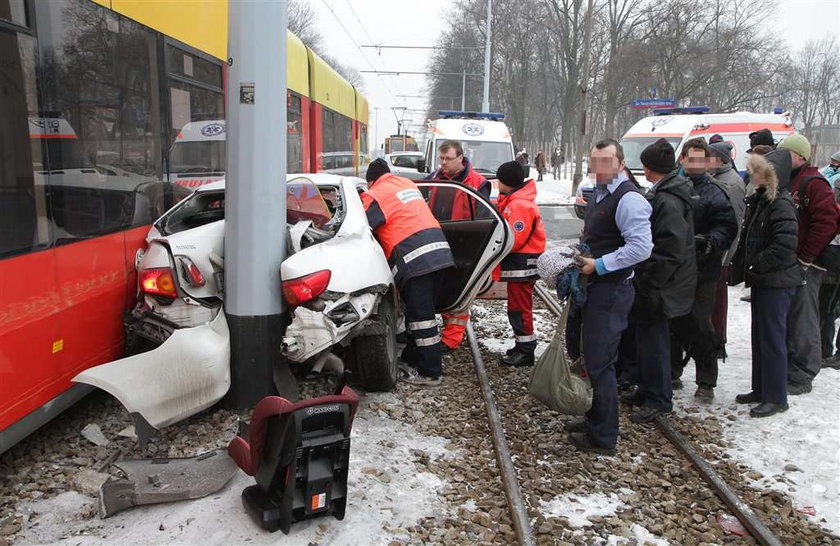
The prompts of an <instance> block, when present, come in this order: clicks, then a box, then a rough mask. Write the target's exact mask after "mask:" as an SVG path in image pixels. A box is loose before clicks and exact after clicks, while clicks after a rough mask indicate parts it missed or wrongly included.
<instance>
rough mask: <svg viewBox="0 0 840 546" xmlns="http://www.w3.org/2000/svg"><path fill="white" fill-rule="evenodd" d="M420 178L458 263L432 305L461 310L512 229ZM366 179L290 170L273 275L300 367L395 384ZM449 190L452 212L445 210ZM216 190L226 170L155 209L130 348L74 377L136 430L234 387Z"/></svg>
mask: <svg viewBox="0 0 840 546" xmlns="http://www.w3.org/2000/svg"><path fill="white" fill-rule="evenodd" d="M418 187H419V188H420V190H421V191H422V192H423V193H424V196H425V197H426V198H427V200H429V198H430V197H431V199H433V200H434V203H435V206H434V212H435V215H436V216H437V217H438V220H439V221H440V223H441V227H442V229H443V231H444V233H445V235H446V238H447V240H448V242H449V244H450V247H451V248H452V252H453V254H454V257H455V263H456V266H455V268H454V269H452V270H450V274H448V275H446V280H445V282H444V286H443V287H442V290H441V294H440V298H439V301H438V311H439V312H456V311H458V310H461V309H464V308H466V307H468V306H469V305H470V303H471V302H472V300H473V299H474V298H475V296H476V295H477V294H478V293H479V292H480V291H481V290H483V289H485V288H486V287H487V285H488V284H489V276H490V273H491V271H492V270H493V268H494V267H495V266H496V264H498V263H499V262H500V261H501V260H502V258H504V256H505V255H506V254H507V253H508V252H509V251H510V248H511V246H512V244H513V236H512V234H511V231H510V228H509V227H508V225H507V223H506V222H505V221H504V220H503V219H502V217H501V216H500V214H499V213H498V211H496V210H495V208H494V207H493V206H492V205H491V204H490V203H488V202H487V201H485V200H484V199H483V198H482V197H481V196H480V195H478V194H477V193H476V192H474V191H473V190H471V189H469V188H466V187H464V186H462V185H460V184H457V183H451V182H445V181H423V182H418ZM366 189H367V185H366V183H365V181H364V180H362V179H360V178H356V177H343V176H337V175H331V174H292V175H289V176H288V178H287V194H286V201H287V210H286V216H287V227H288V232H287V249H286V250H287V257H286V259H285V260H284V261H283V264H282V266H281V270H280V274H279V279H278V282H282V285H283V294H284V297H285V299H286V303H287V304H288V309H289V311H288V312H289V317H288V321H287V322H288V327H287V328H286V331H285V333H284V335H283V343H282V354H283V356H284V357H285V358H286V359H287V360H288V361H289V362H290V363H291V364H292V366H299V367H303V368H305V369H306V370H310V369H315V370H318V371H320V369H321V368H322V367H323V366H324V365H325V363H326V364H332V365H333V367H338V368H339V369H340V368H341V367H342V366H343V365H345V364H346V366H347V367H348V368H349V369H350V370H352V371H353V372H354V373H353V377H354V380H355V381H356V382H357V383H359V384H360V385H361V386H362V387H363V388H365V389H367V390H390V389H391V388H393V386H394V385H395V383H396V381H397V378H398V361H397V344H396V340H395V336H396V333H397V329H398V325H399V324H400V322H401V318H402V309H401V301H400V298H399V293H398V291H397V289H396V287H395V285H394V280H393V277H392V274H391V268H390V267H389V266H388V262H387V260H386V259H385V255H384V253H383V251H382V248H381V247H380V246H379V244H378V243H377V242H376V240H375V239H374V237H373V234H372V232H371V229H370V227H369V226H368V223H367V217H366V215H365V211H364V206H363V205H362V201H361V198H360V193H361V192H363V191H365V190H366ZM465 200H466V202H467V203H469V207H468V209H469V211H470V213H469V214H468V215H467V216H468V217H464V214H463V210H464V207H463V204H464V202H465ZM456 203H457V205H455V206H457V207H458V210H459V213H458V214H453V213H452V206H453V205H454V204H456ZM224 204H225V190H224V181H219V182H213V183H210V184H207V185H205V186H201V187H200V188H198V189H197V190H196V191H194V192H193V193H192V194H191V195H190V196H189V197H187V198H186V199H184V200H183V201H181V202H179V203H178V204H177V205H175V206H174V207H173V208H171V209H170V210H169V211H167V212H166V213H165V214H163V216H161V217H160V218H159V219H158V220H157V221H156V222H155V224H154V226H153V227H152V228H151V229H150V231H149V234H148V236H147V238H146V242H147V247H146V249H145V250H144V251H139V252H138V255H137V260H136V268H137V276H138V303H137V305H136V307H135V308H134V310H133V311H132V312H130V313H127V316H126V318H125V331H126V349H127V352H128V354H130V355H131V356H128V357H126V358H123V359H120V360H116V361H114V362H109V363H107V364H103V365H101V366H97V367H94V368H91V369H88V370H85V371H84V372H82V373H80V374H79V375H78V376H76V377H75V378H74V381H76V382H79V383H87V384H90V385H93V386H96V387H99V388H101V389H103V390H105V391H107V392H109V393H110V394H112V395H113V396H115V397H116V398H117V399H118V400H119V401H120V402H121V403H122V404H123V405H124V406H125V407H126V408H127V409H128V410H129V412H130V413H131V414H132V416H133V417H134V418H135V421H136V423H137V425H138V427H137V429H138V433H140V431H141V430H143V431H146V432H148V433H152V432H153V431H154V429H159V428H161V427H164V426H167V425H170V424H172V423H175V422H178V421H180V420H182V419H184V418H186V417H188V416H190V415H193V414H195V413H197V412H199V411H201V410H203V409H205V408H208V407H210V406H212V405H213V404H215V403H216V402H218V401H219V400H220V399H221V398H222V397H223V396H224V395H225V394H226V393H227V390H228V388H229V387H230V344H229V338H228V330H227V323H226V321H225V314H224V272H225V262H224ZM447 204H450V205H449V207H447ZM452 217H457V219H453V218H452ZM144 351H145V352H144ZM132 353H136V354H132ZM149 427H151V428H149Z"/></svg>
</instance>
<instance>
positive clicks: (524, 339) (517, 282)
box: [493, 161, 545, 367]
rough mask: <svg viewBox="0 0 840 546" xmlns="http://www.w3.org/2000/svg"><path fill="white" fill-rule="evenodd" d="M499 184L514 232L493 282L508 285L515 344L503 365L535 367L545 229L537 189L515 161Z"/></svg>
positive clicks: (501, 174) (498, 175) (502, 169)
mask: <svg viewBox="0 0 840 546" xmlns="http://www.w3.org/2000/svg"><path fill="white" fill-rule="evenodd" d="M496 178H498V180H499V210H500V211H501V212H502V216H504V218H505V220H506V221H507V223H508V225H510V227H511V229H512V230H513V236H514V239H513V248H511V251H510V254H508V255H507V256H506V257H505V259H504V260H502V263H501V264H499V267H497V268H496V271H494V272H493V278H494V279H496V280H501V281H506V282H507V294H508V300H507V314H508V320H509V321H510V325H511V327H512V328H513V335H514V338H515V339H516V344H515V345H514V346H513V348H512V349H510V350H508V351H507V353H506V354H505V356H504V357H502V363H503V364H506V365H508V366H516V367H520V366H533V365H534V349H536V348H537V336H536V334H535V333H534V313H533V306H534V302H533V297H534V283H536V282H537V278H538V274H537V258H539V257H540V254H542V253H543V252H544V251H545V227H544V226H543V221H542V217H541V216H540V208H539V207H538V206H537V203H536V201H535V200H536V197H537V186H536V184H535V183H534V181H533V180H532V179H528V180H525V171H524V169H522V165H520V164H519V163H518V162H516V161H508V162H507V163H504V164H502V165H501V166H500V167H499V170H498V172H497V173H496Z"/></svg>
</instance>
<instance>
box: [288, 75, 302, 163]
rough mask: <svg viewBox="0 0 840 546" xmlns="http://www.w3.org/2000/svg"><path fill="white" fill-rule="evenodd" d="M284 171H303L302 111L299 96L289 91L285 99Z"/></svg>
mask: <svg viewBox="0 0 840 546" xmlns="http://www.w3.org/2000/svg"><path fill="white" fill-rule="evenodd" d="M286 104H287V105H288V106H287V109H286V125H287V126H288V130H287V131H286V171H287V172H290V173H300V172H303V126H302V123H303V113H302V111H301V100H300V96H299V95H297V94H296V93H292V92H291V91H289V92H288V94H287V100H286Z"/></svg>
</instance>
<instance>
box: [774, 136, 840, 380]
mask: <svg viewBox="0 0 840 546" xmlns="http://www.w3.org/2000/svg"><path fill="white" fill-rule="evenodd" d="M777 149H778V150H786V151H788V152H790V158H791V167H792V172H791V174H790V195H791V197H793V202H794V204H795V205H796V216H797V219H798V222H799V242H798V243H797V245H796V257H797V258H798V260H799V265H800V267H801V268H802V271H803V277H804V279H805V282H804V284H803V285H802V286H800V287H799V288H798V289H797V291H796V294H795V295H794V296H793V300H792V301H791V302H790V312H789V313H788V330H787V332H788V334H787V350H788V373H787V390H788V394H789V395H797V394H805V393H808V392H811V382H812V381H813V379H814V377H816V375H817V373H819V371H820V368H821V367H822V348H821V344H820V315H819V294H820V284H822V276H823V273H824V272H825V269H823V268H822V267H820V266H819V265H818V264H817V263H816V262H818V260H817V257H818V256H819V255H820V254H821V253H822V251H823V250H824V249H825V247H826V246H827V245H828V244H829V243H830V242H831V240H832V239H833V238H834V236H835V235H836V234H837V220H838V218H837V203H836V201H835V199H834V190H833V188H832V187H831V185H830V184H829V183H828V181H827V180H826V179H825V178H824V177H823V176H822V175H821V174H820V172H819V171H818V170H817V168H816V167H812V166H811V165H810V164H809V163H808V161H809V160H810V159H811V143H810V142H808V139H807V138H805V137H804V136H803V135H800V134H793V135H790V136H787V137H785V139H784V140H782V141H781V142H780V143H779V145H778V146H777ZM780 184H781V181H780Z"/></svg>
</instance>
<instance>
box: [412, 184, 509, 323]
mask: <svg viewBox="0 0 840 546" xmlns="http://www.w3.org/2000/svg"><path fill="white" fill-rule="evenodd" d="M417 186H418V187H419V188H420V191H422V192H423V196H424V197H425V199H426V202H427V203H428V204H429V208H431V210H432V213H433V214H434V216H435V218H437V220H438V222H440V227H441V228H442V229H443V233H444V235H445V236H446V240H447V241H448V242H449V247H450V248H451V249H452V254H453V256H454V258H455V268H454V270H449V271H448V272H447V274H446V275H445V278H444V282H443V287H442V288H441V292H440V297H439V298H438V305H437V311H438V312H440V313H444V312H446V313H454V312H458V311H462V310H464V309H466V308H468V307H469V306H470V304H471V303H472V301H473V299H475V297H476V295H477V294H478V293H479V292H480V291H481V289H482V288H485V287H486V286H485V285H486V283H487V281H488V279H489V278H490V274H491V273H492V272H493V268H495V267H496V266H497V265H498V264H499V262H501V261H502V259H503V258H504V257H505V256H507V254H508V253H509V252H510V249H511V247H512V246H513V232H512V231H511V229H510V226H508V225H507V222H505V220H504V219H503V218H502V216H501V214H500V213H499V212H498V211H497V210H496V209H495V208H494V207H493V205H492V204H490V202H489V201H487V200H486V199H484V198H483V197H482V196H481V195H479V194H478V192H476V191H474V190H472V189H470V188H467V187H466V186H463V185H462V184H459V183H457V182H448V181H439V180H436V181H423V182H418V183H417Z"/></svg>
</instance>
